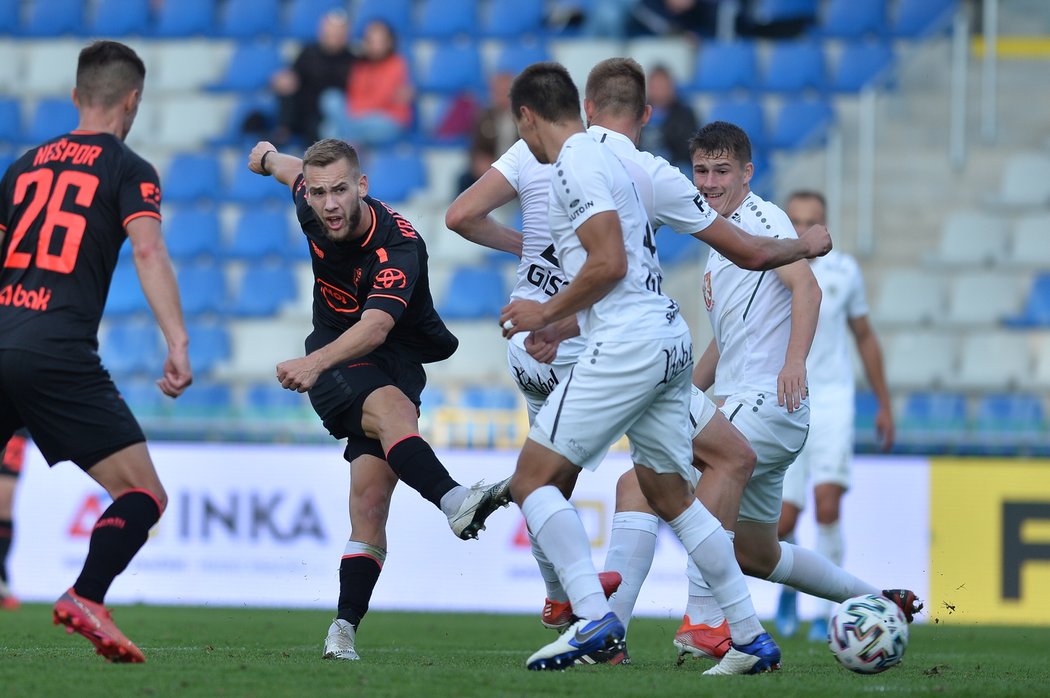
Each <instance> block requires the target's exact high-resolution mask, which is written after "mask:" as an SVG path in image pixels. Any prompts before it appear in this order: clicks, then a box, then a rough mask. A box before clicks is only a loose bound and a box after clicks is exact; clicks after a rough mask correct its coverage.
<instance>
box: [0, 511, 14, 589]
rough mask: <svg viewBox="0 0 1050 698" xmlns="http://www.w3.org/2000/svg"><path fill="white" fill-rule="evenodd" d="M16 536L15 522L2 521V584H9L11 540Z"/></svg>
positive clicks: (0, 561)
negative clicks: (8, 562) (8, 557)
mask: <svg viewBox="0 0 1050 698" xmlns="http://www.w3.org/2000/svg"><path fill="white" fill-rule="evenodd" d="M14 534H15V522H14V521H12V520H11V519H0V582H5V583H6V582H7V553H9V552H10V551H11V539H12V538H14Z"/></svg>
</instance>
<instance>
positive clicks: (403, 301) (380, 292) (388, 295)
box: [362, 238, 419, 322]
mask: <svg viewBox="0 0 1050 698" xmlns="http://www.w3.org/2000/svg"><path fill="white" fill-rule="evenodd" d="M417 245H418V242H417V241H416V240H413V239H409V238H405V239H404V240H399V241H398V242H397V243H395V244H394V245H391V246H389V247H380V248H378V249H377V250H376V251H375V254H376V258H377V263H376V264H374V265H373V266H372V270H373V276H372V279H371V289H370V290H369V291H368V298H367V299H366V300H365V305H364V308H362V310H368V309H369V308H377V309H379V310H382V311H384V312H386V313H388V314H389V315H390V316H391V317H392V318H394V321H395V322H396V321H397V319H398V318H400V317H401V314H402V313H403V312H405V308H407V307H408V302H409V300H411V298H412V291H413V290H414V289H415V287H416V279H418V278H419V252H418V249H417Z"/></svg>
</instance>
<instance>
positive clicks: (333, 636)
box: [324, 618, 361, 661]
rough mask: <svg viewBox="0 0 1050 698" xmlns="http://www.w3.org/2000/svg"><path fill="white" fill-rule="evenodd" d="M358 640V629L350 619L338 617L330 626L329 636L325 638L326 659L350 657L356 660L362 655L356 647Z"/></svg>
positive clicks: (349, 658)
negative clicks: (351, 623)
mask: <svg viewBox="0 0 1050 698" xmlns="http://www.w3.org/2000/svg"><path fill="white" fill-rule="evenodd" d="M356 640H357V631H355V630H354V626H352V625H350V622H349V621H345V620H341V619H339V618H336V619H335V620H333V621H332V624H331V625H330V626H328V637H326V638H325V639H324V658H325V659H348V660H351V661H352V660H356V659H360V658H361V656H360V655H359V654H358V653H357V650H355V649H354V642H355V641H356Z"/></svg>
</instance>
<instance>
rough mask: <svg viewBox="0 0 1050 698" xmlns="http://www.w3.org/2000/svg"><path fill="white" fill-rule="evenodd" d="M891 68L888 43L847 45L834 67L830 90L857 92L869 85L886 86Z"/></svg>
mask: <svg viewBox="0 0 1050 698" xmlns="http://www.w3.org/2000/svg"><path fill="white" fill-rule="evenodd" d="M892 66H893V49H892V48H891V47H890V45H889V44H888V43H885V42H881V41H877V42H859V43H858V42H850V43H847V44H846V45H845V46H844V47H843V49H842V54H841V55H840V56H839V60H838V64H837V65H836V67H835V75H834V77H833V78H832V80H831V89H832V90H834V91H835V92H859V91H860V90H862V89H863V88H865V87H867V86H868V85H869V84H874V85H876V86H878V85H881V84H886V83H888V81H889V78H890V75H891V73H890V68H891V67H892Z"/></svg>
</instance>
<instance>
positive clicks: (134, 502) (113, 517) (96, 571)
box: [73, 490, 160, 603]
mask: <svg viewBox="0 0 1050 698" xmlns="http://www.w3.org/2000/svg"><path fill="white" fill-rule="evenodd" d="M158 519H160V509H159V508H158V507H157V500H156V499H154V498H153V497H152V496H150V495H148V494H146V493H145V492H142V491H140V490H135V491H131V492H128V493H126V494H122V495H121V496H119V497H117V498H116V500H114V501H113V503H112V504H110V505H109V507H108V508H107V509H106V510H105V511H104V512H102V516H100V517H99V518H98V521H97V522H95V528H94V529H93V530H92V531H91V543H90V544H89V545H88V554H87V559H86V560H84V569H83V570H82V571H81V572H80V576H79V577H77V581H76V584H74V585H73V590H74V591H75V592H76V593H77V594H78V595H80V596H83V597H84V598H85V599H88V600H89V601H94V602H95V603H102V599H104V598H105V597H106V592H107V591H109V585H110V584H112V583H113V579H114V578H115V577H116V576H117V575H118V574H120V573H121V572H123V571H124V568H126V567H127V566H128V563H129V562H131V558H133V557H135V553H137V552H138V551H139V548H141V547H142V545H143V543H145V542H146V538H147V537H148V536H149V529H150V527H152V526H153V524H155V523H157V520H158Z"/></svg>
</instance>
